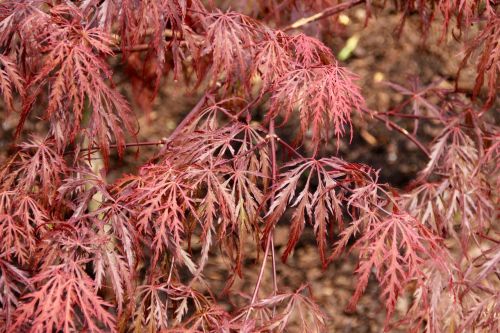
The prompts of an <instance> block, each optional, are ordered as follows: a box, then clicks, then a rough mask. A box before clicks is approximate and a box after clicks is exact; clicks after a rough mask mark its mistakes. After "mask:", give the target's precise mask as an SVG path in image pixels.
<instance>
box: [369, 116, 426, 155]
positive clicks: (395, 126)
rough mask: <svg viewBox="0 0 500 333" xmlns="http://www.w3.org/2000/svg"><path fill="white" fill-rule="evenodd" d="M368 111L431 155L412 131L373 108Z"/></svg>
mask: <svg viewBox="0 0 500 333" xmlns="http://www.w3.org/2000/svg"><path fill="white" fill-rule="evenodd" d="M364 111H366V112H368V113H369V114H370V115H371V116H372V117H373V118H375V119H377V120H380V121H382V122H384V123H386V124H387V126H389V127H390V128H392V129H394V130H396V131H398V132H399V133H401V134H403V135H404V136H406V137H407V138H408V139H409V140H410V141H411V142H413V143H414V144H415V145H416V146H417V147H418V148H419V149H420V150H421V151H422V152H423V153H424V154H425V155H427V157H429V158H430V157H431V154H430V152H429V150H428V149H427V148H426V147H425V146H424V145H423V144H422V143H421V142H420V141H419V140H418V139H417V138H416V137H415V136H413V135H412V134H410V132H408V131H407V130H406V129H404V128H402V127H401V126H399V125H398V124H396V123H395V122H393V121H392V120H389V119H387V118H384V117H382V116H381V115H379V114H378V113H377V112H373V111H371V110H364Z"/></svg>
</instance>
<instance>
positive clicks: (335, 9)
mask: <svg viewBox="0 0 500 333" xmlns="http://www.w3.org/2000/svg"><path fill="white" fill-rule="evenodd" d="M364 2H365V0H351V1H348V2H343V3H340V4H338V5H335V6H332V7H328V8H326V9H325V10H323V11H321V12H319V13H316V14H314V15H311V16H308V17H304V18H301V19H299V20H297V21H295V22H293V23H292V24H290V25H288V26H286V27H284V28H283V29H282V30H283V31H289V30H293V29H298V28H300V27H303V26H305V25H307V24H309V23H312V22H316V21H318V20H321V19H324V18H327V17H330V16H333V15H335V14H338V13H340V12H343V11H344V10H347V9H349V8H352V7H355V6H357V5H359V4H362V3H364Z"/></svg>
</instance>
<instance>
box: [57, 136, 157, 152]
mask: <svg viewBox="0 0 500 333" xmlns="http://www.w3.org/2000/svg"><path fill="white" fill-rule="evenodd" d="M166 143H167V140H166V139H161V140H159V141H142V142H132V143H125V144H124V145H123V146H124V147H125V148H131V147H144V146H160V145H164V144H166ZM109 148H112V149H115V148H118V145H117V144H111V145H109ZM98 150H99V147H96V146H93V147H88V148H83V149H80V150H79V152H80V153H82V152H89V153H90V154H92V153H94V152H96V151H98ZM75 152H76V150H69V151H66V152H64V155H69V154H72V153H75Z"/></svg>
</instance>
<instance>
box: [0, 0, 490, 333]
mask: <svg viewBox="0 0 500 333" xmlns="http://www.w3.org/2000/svg"><path fill="white" fill-rule="evenodd" d="M215 3H217V1H201V0H147V1H132V0H120V1H114V0H104V1H96V0H86V1H72V2H69V1H58V0H54V1H45V0H23V1H3V2H2V3H1V4H0V93H1V95H2V101H1V102H0V103H2V104H1V107H2V110H5V112H4V113H5V114H6V115H7V113H8V115H13V114H15V115H16V116H17V118H18V119H19V122H18V125H17V131H16V133H13V138H12V143H13V144H12V149H11V150H10V151H9V156H8V157H7V158H6V159H5V160H4V161H3V162H2V165H1V167H0V290H1V292H0V333H3V332H74V331H85V332H109V331H111V332H129V331H134V332H282V331H303V332H326V331H328V321H329V318H327V316H326V314H325V311H324V309H321V305H320V304H317V302H316V301H315V300H314V297H313V290H312V288H311V287H310V286H308V285H307V282H308V281H304V283H305V284H304V285H302V286H301V287H300V288H298V289H297V290H287V289H286V287H284V286H283V285H281V284H280V283H279V282H280V281H279V280H280V279H279V271H277V270H276V265H277V262H276V253H275V252H276V251H278V248H276V247H275V244H274V239H275V229H276V227H277V226H278V225H286V226H288V228H289V234H288V238H287V241H286V242H285V243H286V245H285V247H284V249H283V251H282V255H281V259H282V261H284V262H286V261H287V260H288V259H289V258H290V257H291V256H293V255H294V250H295V249H296V248H297V247H298V246H299V243H300V241H301V240H302V239H303V236H304V234H306V233H307V229H306V228H308V227H309V226H310V227H311V231H312V233H313V234H314V238H315V241H316V245H317V249H318V253H319V258H320V260H319V261H320V262H318V264H319V265H321V266H322V268H323V269H324V270H326V269H330V268H329V265H330V264H331V262H332V261H334V260H344V259H345V256H343V255H344V254H346V253H354V254H355V256H354V257H356V258H357V262H358V265H357V268H356V269H355V270H354V271H353V272H352V275H353V276H355V277H356V284H355V286H353V290H354V295H353V296H352V298H351V301H350V303H349V304H344V306H346V308H347V309H348V310H351V311H354V310H355V308H356V306H357V304H358V302H359V301H360V299H361V298H362V297H363V295H364V293H365V290H366V289H367V287H368V285H369V283H370V279H371V278H374V280H373V282H374V283H376V284H378V286H379V290H380V298H381V301H382V302H383V304H384V305H385V310H386V319H385V323H384V326H385V329H386V330H390V329H392V328H402V329H405V330H409V331H412V332H429V333H433V332H445V331H450V332H451V331H456V330H458V331H461V332H462V331H463V332H493V331H496V330H498V328H499V325H500V322H499V316H498V313H499V312H500V287H499V280H498V276H499V274H500V255H499V253H500V248H499V243H500V240H499V238H498V236H499V233H498V200H499V197H498V187H499V185H500V177H499V171H500V168H499V165H500V163H499V162H500V160H499V147H500V143H499V142H500V140H499V138H500V135H499V134H498V126H496V125H495V124H493V123H492V119H494V116H492V115H491V114H492V113H493V112H491V111H490V110H494V108H495V105H496V104H495V102H496V101H495V97H496V94H497V91H498V81H499V80H498V78H499V76H498V74H499V70H500V44H499V39H500V18H499V14H498V8H497V6H496V5H497V1H493V0H489V1H478V0H470V1H465V0H461V1H458V0H439V1H438V0H419V1H415V0H413V1H398V0H394V1H381V2H378V1H371V0H366V1H363V0H350V1H325V0H321V1H320V0H317V1H274V0H273V1H270V0H269V1H255V2H253V3H252V4H251V6H248V8H247V9H249V13H251V14H249V15H245V14H242V13H239V12H238V11H237V10H238V9H239V8H244V7H245V4H246V3H247V2H246V1H235V2H234V3H235V7H233V9H234V8H236V9H235V11H223V10H221V9H218V8H217V7H216V6H215ZM355 6H364V8H365V11H366V13H367V19H370V14H371V13H372V12H373V11H374V10H375V8H376V9H377V10H382V9H383V8H384V6H385V8H391V9H393V10H396V11H397V12H399V13H400V15H401V24H400V25H399V26H398V27H394V28H395V29H396V30H398V32H399V33H400V34H404V29H403V27H404V22H405V20H406V19H408V18H409V17H410V16H417V17H418V19H419V22H420V24H421V32H422V37H423V38H424V39H425V38H427V37H428V36H429V34H430V33H431V26H432V25H433V24H438V25H440V26H441V27H442V30H441V31H442V38H445V37H446V36H448V34H451V33H453V34H454V36H455V37H456V38H457V39H460V38H461V36H458V35H460V34H463V36H465V37H463V46H464V50H465V52H464V54H463V55H462V56H463V58H462V62H461V64H459V66H458V68H460V70H459V73H457V77H458V74H460V71H461V69H462V68H464V67H465V66H467V64H470V63H474V65H475V66H473V67H475V70H476V80H475V83H474V85H473V88H471V89H470V90H471V91H464V89H461V88H460V87H458V79H457V80H456V83H457V87H456V89H445V88H443V87H442V86H441V85H440V84H439V83H440V82H433V83H431V84H429V85H427V86H422V85H421V84H420V81H419V80H418V78H412V79H411V80H410V86H409V87H406V86H403V85H399V84H396V83H392V82H388V83H387V86H388V87H390V88H392V89H394V90H395V91H396V92H397V93H399V94H401V95H403V97H404V98H406V99H403V101H402V102H401V103H400V104H399V105H398V106H397V107H396V108H394V109H393V110H389V111H387V112H378V111H374V110H371V109H369V107H368V106H367V103H366V102H365V98H364V97H363V95H362V93H361V88H360V87H359V86H358V84H357V82H358V76H357V75H356V74H354V73H352V72H351V71H350V70H349V69H347V68H346V67H344V66H343V65H342V63H341V62H339V60H337V59H336V57H335V55H334V53H333V51H332V50H331V49H330V48H329V47H328V46H327V45H325V44H324V43H323V42H322V41H320V40H318V39H316V38H314V37H311V36H308V35H306V34H305V33H302V32H296V30H298V29H301V28H303V27H305V26H307V25H308V24H310V23H312V22H316V21H319V20H322V22H323V23H325V24H322V25H319V26H318V27H319V30H321V31H323V32H325V31H326V32H331V31H335V27H336V23H337V18H338V17H337V16H338V14H340V13H341V12H343V11H347V10H348V9H349V8H351V7H355ZM473 24H475V25H479V27H480V28H481V29H477V28H476V29H474V28H471V26H472V25H473ZM277 27H281V28H277ZM451 30H453V31H451ZM457 32H459V34H458V33H457ZM171 72H172V73H171ZM170 73H171V75H170ZM401 74H402V75H403V73H401ZM124 77H125V78H126V79H130V81H131V85H130V86H129V87H128V88H129V89H128V90H127V89H122V85H120V84H117V82H120V81H122V80H123V78H124ZM169 78H172V79H173V80H174V81H176V82H178V81H180V80H184V82H185V83H186V89H189V90H190V91H197V92H201V93H202V95H203V97H202V98H201V100H200V101H199V103H198V104H197V105H196V106H195V107H194V108H192V110H191V111H190V113H189V114H188V115H187V116H186V117H185V118H184V119H183V120H182V121H181V123H180V124H179V125H178V127H177V128H176V129H175V130H174V131H173V133H172V134H171V135H170V136H169V137H168V138H167V139H165V140H162V142H161V144H163V148H162V149H160V150H159V151H158V152H157V155H156V156H155V157H154V158H152V159H151V160H150V161H149V162H148V163H146V164H145V165H143V166H142V167H140V168H139V170H138V172H137V173H136V174H132V175H121V177H120V178H119V179H118V180H116V181H114V182H109V178H108V177H107V172H108V171H110V168H111V165H112V164H111V163H110V161H111V159H112V153H113V152H114V150H116V151H117V155H118V158H121V157H122V156H123V155H124V152H125V149H126V148H127V147H129V146H134V145H135V146H141V145H151V144H155V145H156V144H158V142H134V140H135V137H136V134H137V132H138V128H137V125H136V124H137V116H138V114H136V113H135V112H134V111H133V108H132V107H131V105H139V106H140V107H141V108H142V111H143V112H148V111H151V108H152V105H153V103H154V100H155V98H156V96H157V95H158V92H159V89H160V86H161V85H163V84H168V83H166V82H165V81H167V80H168V79H169ZM465 90H466V89H465ZM368 93H369V92H368ZM129 95H130V96H132V97H133V98H132V99H131V100H130V101H129V100H128V96H129ZM134 103H135V104H134ZM361 116H362V117H363V119H364V121H366V122H368V123H375V122H378V121H382V122H383V123H384V124H386V125H387V126H386V128H387V130H396V131H397V132H399V133H400V134H402V135H403V136H404V137H405V138H407V139H409V140H410V142H411V143H413V144H415V146H416V147H417V148H419V149H421V150H422V152H423V153H424V155H425V156H426V157H428V162H427V166H426V167H425V168H423V169H422V170H421V171H420V173H419V174H418V176H417V177H416V179H414V180H413V181H412V182H411V183H410V185H409V186H408V187H407V188H405V189H397V188H394V187H391V186H390V185H388V184H382V183H381V182H380V181H379V171H377V170H374V169H373V168H371V167H370V166H368V165H365V164H361V163H357V162H356V161H348V160H344V159H343V158H342V157H341V156H340V154H339V149H340V145H341V143H342V144H345V145H346V146H349V144H350V143H351V142H350V140H347V139H345V134H346V133H347V132H348V131H349V132H350V137H351V140H352V137H353V132H355V131H356V130H357V129H356V127H355V126H354V125H355V122H354V120H355V119H356V118H360V117H361ZM393 117H400V118H409V119H412V121H413V128H412V131H409V130H407V129H406V128H404V126H407V125H408V124H407V123H404V124H402V123H401V122H396V121H395V120H393V119H394V118H393ZM424 123H425V125H423V124H424ZM427 125H429V126H431V125H432V126H433V128H438V129H439V131H434V132H435V133H439V134H437V135H436V136H435V138H433V139H429V138H426V137H420V133H421V131H419V129H420V128H421V127H423V126H427ZM293 127H297V128H296V129H294V130H293V133H292V135H286V134H287V133H286V131H285V130H283V128H293ZM410 132H412V133H410ZM288 137H292V138H295V139H294V140H293V143H288V142H287V138H288ZM308 147H310V148H311V149H310V150H308V149H307V148H308ZM332 152H333V153H332ZM332 154H333V155H332ZM218 250H219V252H221V253H218ZM220 257H223V260H222V261H221V260H218V261H217V258H220ZM255 257H257V261H259V262H261V264H260V267H259V268H258V269H259V271H258V276H257V277H256V279H255V280H256V281H254V283H253V285H251V286H252V289H251V290H243V291H239V292H237V291H236V290H234V289H235V288H234V284H235V282H236V281H237V280H241V281H247V279H248V274H246V273H247V272H246V270H247V269H248V266H249V262H250V261H251V260H250V259H253V258H255ZM221 263H226V264H225V265H223V264H221ZM214 264H215V265H221V266H225V267H222V268H221V269H225V270H226V272H227V279H226V281H224V282H225V286H224V288H223V290H222V291H220V290H216V288H214V287H213V286H212V285H211V282H212V281H210V278H208V277H207V267H209V266H210V265H214ZM266 270H270V271H271V273H272V277H273V286H272V293H269V294H267V295H264V291H263V288H261V287H262V283H263V276H264V273H265V271H266ZM241 281H240V282H241ZM220 289H222V288H220ZM219 292H221V294H218V293H219ZM227 295H230V296H231V297H233V296H234V295H236V296H235V297H236V298H237V301H233V300H232V299H231V300H230V301H227V300H228V299H227V297H226V296H227ZM409 295H411V297H409ZM402 299H404V300H406V301H408V302H410V303H411V304H410V305H409V307H408V311H407V312H406V313H405V314H404V315H400V314H399V315H398V314H397V311H396V309H397V307H398V302H400V301H402Z"/></svg>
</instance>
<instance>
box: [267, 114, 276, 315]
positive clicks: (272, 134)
mask: <svg viewBox="0 0 500 333" xmlns="http://www.w3.org/2000/svg"><path fill="white" fill-rule="evenodd" d="M269 135H270V137H271V165H272V186H274V184H276V181H277V178H278V165H277V163H276V142H275V140H276V133H275V130H274V119H272V120H271V121H270V122H269ZM274 194H275V192H274V191H273V194H272V197H273V199H274ZM269 237H270V238H271V258H272V262H273V296H276V294H277V293H278V282H277V277H276V256H275V253H274V230H273V231H271V232H270V233H269ZM275 313H276V306H273V316H274V314H275Z"/></svg>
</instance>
